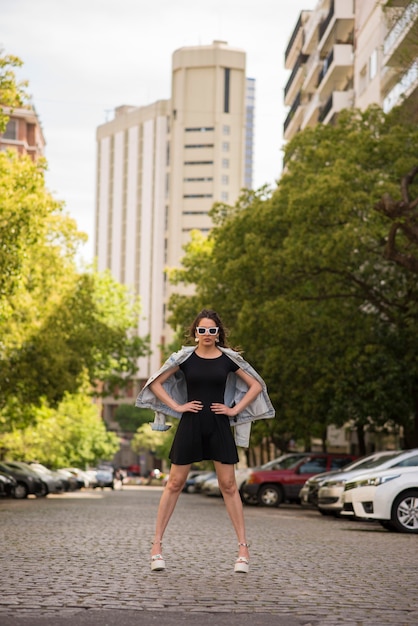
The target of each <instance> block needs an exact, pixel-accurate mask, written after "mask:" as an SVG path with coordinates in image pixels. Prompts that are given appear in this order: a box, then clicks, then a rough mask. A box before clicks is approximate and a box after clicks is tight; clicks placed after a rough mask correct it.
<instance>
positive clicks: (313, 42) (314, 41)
mask: <svg viewBox="0 0 418 626" xmlns="http://www.w3.org/2000/svg"><path fill="white" fill-rule="evenodd" d="M320 18H321V13H319V11H314V12H312V13H311V15H310V16H309V19H307V20H306V24H305V38H304V42H303V48H302V52H303V54H312V52H314V51H315V50H316V49H317V48H318V27H319V22H320Z"/></svg>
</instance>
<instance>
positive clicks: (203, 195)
mask: <svg viewBox="0 0 418 626" xmlns="http://www.w3.org/2000/svg"><path fill="white" fill-rule="evenodd" d="M183 198H213V195H212V194H211V193H186V194H184V195H183Z"/></svg>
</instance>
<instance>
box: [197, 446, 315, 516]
mask: <svg viewBox="0 0 418 626" xmlns="http://www.w3.org/2000/svg"><path fill="white" fill-rule="evenodd" d="M307 456H309V453H308V452H290V453H288V454H282V455H281V456H279V457H277V458H275V459H273V460H271V461H268V462H267V463H264V464H263V465H260V466H255V467H240V468H236V469H235V480H236V483H237V487H238V490H239V492H240V496H241V499H242V500H244V501H245V503H246V504H251V503H254V504H256V503H257V499H256V498H255V499H254V498H251V496H249V495H248V494H247V493H244V491H243V489H242V486H243V485H244V483H245V482H246V481H247V480H248V478H249V476H250V475H251V472H254V471H257V470H270V469H286V468H287V467H290V466H291V465H292V464H293V463H294V462H295V461H297V460H299V459H303V458H305V457H307ZM202 492H203V493H205V494H206V495H207V496H220V495H221V490H220V489H219V483H218V479H217V477H216V476H215V477H213V478H210V479H209V480H206V481H205V482H204V483H203V486H202ZM251 500H254V502H251Z"/></svg>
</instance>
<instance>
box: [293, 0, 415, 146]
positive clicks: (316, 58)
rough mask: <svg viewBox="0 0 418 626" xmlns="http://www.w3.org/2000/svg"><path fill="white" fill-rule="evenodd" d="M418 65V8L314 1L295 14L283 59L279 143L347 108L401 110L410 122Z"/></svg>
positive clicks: (358, 0) (399, 1)
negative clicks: (281, 134)
mask: <svg viewBox="0 0 418 626" xmlns="http://www.w3.org/2000/svg"><path fill="white" fill-rule="evenodd" d="M417 59H418V2H417V0H319V2H318V4H317V6H316V8H315V9H314V10H313V11H302V12H301V14H300V16H299V19H298V21H297V23H296V26H295V28H294V30H293V33H292V35H291V37H290V39H289V43H288V46H287V49H286V52H285V67H286V68H287V69H289V70H290V71H291V73H290V76H289V79H288V81H287V84H286V86H285V88H284V103H285V105H286V106H288V107H289V110H288V114H287V117H286V119H285V122H284V139H285V140H286V141H288V140H290V139H291V138H292V137H293V136H294V135H295V134H296V133H297V132H299V131H301V130H303V129H304V128H306V127H308V126H314V125H315V124H317V123H320V122H321V123H324V124H328V123H332V121H333V120H334V119H335V116H336V115H338V113H339V111H341V110H342V109H346V108H351V107H358V108H360V109H365V108H367V106H369V105H370V104H373V103H374V104H378V105H379V106H382V108H383V109H384V110H385V111H386V112H388V111H390V109H391V108H393V107H394V106H396V105H398V104H402V105H403V106H405V107H408V110H410V112H411V114H413V113H415V114H416V112H417V110H418V60H417Z"/></svg>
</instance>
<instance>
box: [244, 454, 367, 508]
mask: <svg viewBox="0 0 418 626" xmlns="http://www.w3.org/2000/svg"><path fill="white" fill-rule="evenodd" d="M354 458H355V457H354V456H353V455H350V454H326V453H310V454H308V455H307V456H306V457H303V458H302V459H298V460H296V461H295V462H294V463H293V464H292V465H290V467H288V468H286V469H277V470H255V471H252V472H251V474H250V476H249V478H248V480H247V481H246V482H245V483H244V485H243V487H242V489H243V492H244V493H246V494H248V495H250V496H252V497H254V496H255V497H256V498H257V503H258V504H261V505H262V506H270V507H273V506H279V505H280V504H281V503H282V502H284V501H286V500H287V501H290V502H298V501H299V492H300V489H301V487H302V485H303V484H304V483H305V481H306V479H307V478H309V477H310V476H313V475H314V474H319V473H320V472H323V471H324V470H325V471H326V470H332V469H339V468H341V467H344V466H345V465H347V463H349V462H350V461H353V460H354Z"/></svg>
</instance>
